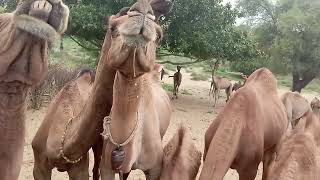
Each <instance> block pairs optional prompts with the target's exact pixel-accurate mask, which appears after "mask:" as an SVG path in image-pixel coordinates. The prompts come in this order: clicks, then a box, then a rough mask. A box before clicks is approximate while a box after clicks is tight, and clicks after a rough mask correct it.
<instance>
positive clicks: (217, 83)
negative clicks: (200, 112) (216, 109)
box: [209, 75, 232, 106]
mask: <svg viewBox="0 0 320 180" xmlns="http://www.w3.org/2000/svg"><path fill="white" fill-rule="evenodd" d="M221 89H223V90H225V92H226V95H227V100H226V101H229V98H230V95H231V92H232V83H231V81H229V80H228V79H226V78H222V77H219V76H215V75H213V76H212V80H211V85H210V90H209V96H210V93H212V96H213V98H214V106H215V105H216V104H217V100H218V99H219V94H220V90H221Z"/></svg>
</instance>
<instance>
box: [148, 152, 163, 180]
mask: <svg viewBox="0 0 320 180" xmlns="http://www.w3.org/2000/svg"><path fill="white" fill-rule="evenodd" d="M162 158H163V154H161V155H160V156H159V158H158V161H157V164H156V165H155V166H154V167H153V168H152V169H150V170H148V171H146V172H144V174H145V175H146V180H158V179H159V178H160V175H161V170H162Z"/></svg>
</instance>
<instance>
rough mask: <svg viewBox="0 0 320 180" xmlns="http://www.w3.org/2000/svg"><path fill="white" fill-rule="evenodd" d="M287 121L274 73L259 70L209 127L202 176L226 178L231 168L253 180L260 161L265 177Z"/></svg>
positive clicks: (212, 179)
mask: <svg viewBox="0 0 320 180" xmlns="http://www.w3.org/2000/svg"><path fill="white" fill-rule="evenodd" d="M287 125H288V121H287V117H286V111H285V107H284V106H283V104H282V102H281V100H280V98H279V97H278V92H277V80H276V78H275V76H274V75H273V74H272V73H271V71H269V70H268V69H266V68H261V69H258V70H256V71H255V72H254V73H253V74H252V75H250V77H249V78H248V80H247V82H246V83H245V85H244V86H243V87H242V88H240V89H239V90H238V91H236V92H235V94H234V96H233V97H232V98H231V99H230V101H229V102H228V103H227V104H226V106H225V107H224V108H223V110H222V111H221V112H220V113H219V114H218V116H217V117H216V119H215V120H214V121H213V122H212V124H211V125H210V127H209V129H208V130H207V131H206V134H205V151H204V164H203V169H202V172H201V175H200V180H223V178H224V176H225V174H226V173H227V171H228V170H229V168H232V169H236V170H237V172H238V173H239V179H240V180H254V179H255V177H256V174H257V170H258V166H259V164H260V162H261V161H263V179H264V178H265V176H266V175H267V172H268V167H269V164H270V162H271V158H272V156H273V154H274V152H275V150H276V145H277V144H278V143H279V142H280V139H281V137H282V135H283V134H284V133H285V132H286V130H287Z"/></svg>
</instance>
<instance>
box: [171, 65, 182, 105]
mask: <svg viewBox="0 0 320 180" xmlns="http://www.w3.org/2000/svg"><path fill="white" fill-rule="evenodd" d="M180 70H181V66H177V72H176V73H174V75H173V76H169V77H173V89H172V94H173V95H172V99H174V98H176V99H178V93H179V87H180V85H181V81H182V74H181V72H180Z"/></svg>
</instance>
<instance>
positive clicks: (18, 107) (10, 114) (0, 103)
mask: <svg viewBox="0 0 320 180" xmlns="http://www.w3.org/2000/svg"><path fill="white" fill-rule="evenodd" d="M27 91H28V89H27V86H26V85H24V84H22V83H19V82H11V83H4V82H1V83H0V129H2V128H3V129H8V130H9V129H12V130H13V129H17V130H18V129H23V128H24V124H25V123H24V113H25V100H26V96H27Z"/></svg>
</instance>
